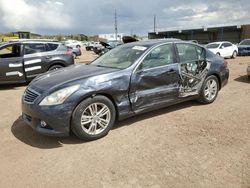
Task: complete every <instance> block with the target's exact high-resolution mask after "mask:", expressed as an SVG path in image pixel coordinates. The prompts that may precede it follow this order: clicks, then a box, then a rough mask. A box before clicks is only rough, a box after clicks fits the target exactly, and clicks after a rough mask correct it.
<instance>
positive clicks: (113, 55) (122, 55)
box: [91, 45, 147, 69]
mask: <svg viewBox="0 0 250 188" xmlns="http://www.w3.org/2000/svg"><path fill="white" fill-rule="evenodd" d="M146 49H147V47H145V46H136V45H135V46H119V47H116V48H114V49H113V50H110V51H109V52H107V53H106V54H104V55H103V56H101V57H99V58H98V59H96V60H95V61H93V62H92V63H91V65H96V66H100V67H110V68H117V69H125V68H128V67H129V66H130V65H132V64H133V63H134V62H135V61H136V60H137V59H138V58H139V57H140V56H141V55H142V54H143V52H144V51H145V50H146Z"/></svg>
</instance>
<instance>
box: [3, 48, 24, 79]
mask: <svg viewBox="0 0 250 188" xmlns="http://www.w3.org/2000/svg"><path fill="white" fill-rule="evenodd" d="M23 68H24V67H23V56H22V45H21V44H9V45H5V46H2V47H0V83H19V82H25V74H24V70H23Z"/></svg>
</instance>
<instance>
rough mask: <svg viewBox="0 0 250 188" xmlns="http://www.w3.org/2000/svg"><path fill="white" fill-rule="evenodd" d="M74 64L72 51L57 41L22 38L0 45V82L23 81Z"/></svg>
mask: <svg viewBox="0 0 250 188" xmlns="http://www.w3.org/2000/svg"><path fill="white" fill-rule="evenodd" d="M72 64H74V59H73V55H72V51H71V50H68V49H67V48H66V47H65V46H64V45H62V44H61V43H57V42H47V41H31V40H27V41H25V40H22V41H15V42H7V43H2V44H1V45H0V84H11V83H25V82H27V81H30V80H32V79H33V78H34V77H36V76H37V75H39V74H41V73H44V72H46V71H51V70H55V69H59V68H62V67H66V66H69V65H72Z"/></svg>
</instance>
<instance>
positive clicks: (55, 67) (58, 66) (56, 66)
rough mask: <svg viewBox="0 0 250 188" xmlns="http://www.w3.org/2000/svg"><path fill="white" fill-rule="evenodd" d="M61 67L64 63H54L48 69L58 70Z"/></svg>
mask: <svg viewBox="0 0 250 188" xmlns="http://www.w3.org/2000/svg"><path fill="white" fill-rule="evenodd" d="M60 68H63V66H62V65H52V66H51V67H50V68H49V70H48V71H53V70H57V69H60Z"/></svg>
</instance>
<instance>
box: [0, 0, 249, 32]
mask: <svg viewBox="0 0 250 188" xmlns="http://www.w3.org/2000/svg"><path fill="white" fill-rule="evenodd" d="M115 9H117V15H118V32H120V33H125V34H131V33H133V34H139V35H147V33H148V32H149V31H152V30H153V17H154V15H156V18H157V21H156V27H157V30H158V31H161V30H171V29H187V28H196V27H197V28H199V27H202V26H219V25H232V24H245V23H249V24H250V14H249V13H248V12H249V10H250V4H249V0H238V1H235V0H220V1H217V0H210V1H203V0H188V1H187V0H175V1H172V0H151V1H150V0H148V1H146V0H126V1H124V0H105V1H104V0H71V1H66V0H45V1H41V0H0V32H10V31H16V30H29V31H31V32H35V33H40V34H57V33H63V34H77V33H83V34H87V35H95V34H102V33H113V32H114V11H115Z"/></svg>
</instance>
